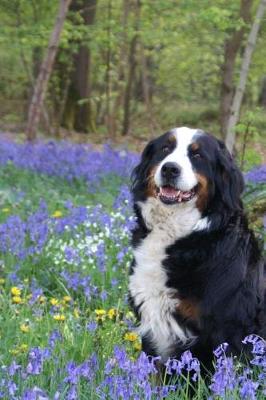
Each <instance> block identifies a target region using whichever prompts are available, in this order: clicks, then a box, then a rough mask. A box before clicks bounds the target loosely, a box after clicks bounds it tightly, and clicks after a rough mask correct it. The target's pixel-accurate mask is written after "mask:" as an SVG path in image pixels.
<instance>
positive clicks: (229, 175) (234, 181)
mask: <svg viewBox="0 0 266 400" xmlns="http://www.w3.org/2000/svg"><path fill="white" fill-rule="evenodd" d="M217 141H218V151H217V153H218V154H217V171H216V190H217V191H218V192H219V197H220V198H221V199H222V202H223V204H224V206H225V207H227V208H228V209H231V210H240V209H242V201H241V193H242V192H243V190H244V179H243V175H242V173H241V171H240V170H239V168H238V167H237V165H236V164H235V162H234V160H233V158H232V156H231V154H230V153H229V151H228V150H227V148H226V146H225V144H224V143H223V142H222V141H220V140H217Z"/></svg>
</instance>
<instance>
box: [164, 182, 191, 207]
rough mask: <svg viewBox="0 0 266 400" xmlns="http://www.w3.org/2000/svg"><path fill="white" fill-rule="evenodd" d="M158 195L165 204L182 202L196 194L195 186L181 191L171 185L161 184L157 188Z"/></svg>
mask: <svg viewBox="0 0 266 400" xmlns="http://www.w3.org/2000/svg"><path fill="white" fill-rule="evenodd" d="M157 195H158V197H159V199H160V200H161V201H162V202H163V203H165V204H175V203H184V202H187V201H189V200H191V199H192V198H193V197H194V196H195V195H196V187H195V188H193V189H191V190H188V191H185V192H183V191H182V190H179V189H175V188H174V187H172V186H162V187H160V188H159V189H158V194H157Z"/></svg>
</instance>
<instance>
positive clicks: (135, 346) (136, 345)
mask: <svg viewBox="0 0 266 400" xmlns="http://www.w3.org/2000/svg"><path fill="white" fill-rule="evenodd" d="M133 347H134V349H135V350H137V351H140V350H141V343H140V342H135V343H134V346H133Z"/></svg>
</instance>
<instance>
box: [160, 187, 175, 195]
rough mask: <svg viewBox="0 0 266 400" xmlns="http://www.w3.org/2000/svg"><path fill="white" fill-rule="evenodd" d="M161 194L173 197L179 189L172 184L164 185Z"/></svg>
mask: <svg viewBox="0 0 266 400" xmlns="http://www.w3.org/2000/svg"><path fill="white" fill-rule="evenodd" d="M161 194H162V195H163V196H167V197H168V196H170V197H173V196H176V194H177V191H176V189H174V188H172V187H171V186H164V187H162V188H161Z"/></svg>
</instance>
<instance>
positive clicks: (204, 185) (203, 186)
mask: <svg viewBox="0 0 266 400" xmlns="http://www.w3.org/2000/svg"><path fill="white" fill-rule="evenodd" d="M196 177H197V180H198V183H199V187H198V190H197V196H198V198H197V202H196V205H197V207H198V209H199V210H200V211H203V210H204V209H205V208H206V206H207V201H208V194H209V191H208V181H207V178H206V177H205V176H204V175H200V174H196Z"/></svg>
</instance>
